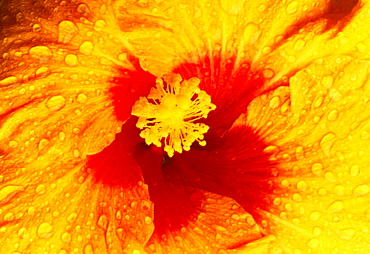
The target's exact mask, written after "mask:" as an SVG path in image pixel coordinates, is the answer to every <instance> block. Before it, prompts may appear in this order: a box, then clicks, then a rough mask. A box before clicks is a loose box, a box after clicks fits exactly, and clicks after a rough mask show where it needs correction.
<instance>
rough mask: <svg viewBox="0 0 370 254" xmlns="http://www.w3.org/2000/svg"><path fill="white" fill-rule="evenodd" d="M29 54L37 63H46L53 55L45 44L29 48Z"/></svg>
mask: <svg viewBox="0 0 370 254" xmlns="http://www.w3.org/2000/svg"><path fill="white" fill-rule="evenodd" d="M29 54H30V56H31V57H32V58H33V59H34V60H35V61H37V62H39V63H47V62H49V61H50V59H51V57H52V56H53V52H51V50H50V49H49V48H48V47H46V46H36V47H33V48H31V49H30V51H29Z"/></svg>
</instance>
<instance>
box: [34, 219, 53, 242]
mask: <svg viewBox="0 0 370 254" xmlns="http://www.w3.org/2000/svg"><path fill="white" fill-rule="evenodd" d="M53 230H54V229H53V227H52V226H51V225H50V224H49V223H47V222H44V223H41V224H40V226H39V228H38V229H37V235H38V236H39V237H40V238H43V239H44V238H50V237H51V235H52V232H53Z"/></svg>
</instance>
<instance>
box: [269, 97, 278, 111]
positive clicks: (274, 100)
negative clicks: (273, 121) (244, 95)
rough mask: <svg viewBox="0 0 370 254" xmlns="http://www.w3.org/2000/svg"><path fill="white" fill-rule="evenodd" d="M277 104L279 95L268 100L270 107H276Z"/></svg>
mask: <svg viewBox="0 0 370 254" xmlns="http://www.w3.org/2000/svg"><path fill="white" fill-rule="evenodd" d="M279 106H280V97H279V96H275V97H272V99H271V100H270V107H271V108H278V107H279Z"/></svg>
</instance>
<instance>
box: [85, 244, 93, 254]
mask: <svg viewBox="0 0 370 254" xmlns="http://www.w3.org/2000/svg"><path fill="white" fill-rule="evenodd" d="M84 254H94V250H93V247H92V246H91V244H86V246H85V248H84Z"/></svg>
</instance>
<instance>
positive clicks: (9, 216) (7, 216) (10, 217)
mask: <svg viewBox="0 0 370 254" xmlns="http://www.w3.org/2000/svg"><path fill="white" fill-rule="evenodd" d="M3 219H4V221H13V220H14V219H15V216H14V214H13V213H7V214H5V215H4V217H3Z"/></svg>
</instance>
